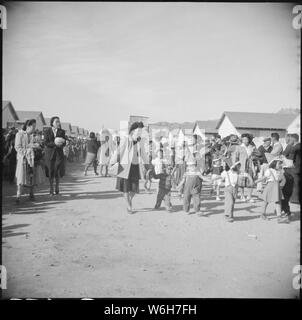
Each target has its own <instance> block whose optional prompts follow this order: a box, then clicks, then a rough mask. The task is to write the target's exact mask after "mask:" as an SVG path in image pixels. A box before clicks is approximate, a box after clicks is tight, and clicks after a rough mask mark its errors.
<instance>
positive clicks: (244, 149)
mask: <svg viewBox="0 0 302 320" xmlns="http://www.w3.org/2000/svg"><path fill="white" fill-rule="evenodd" d="M241 140H242V144H241V145H240V146H238V148H237V152H236V161H240V165H241V166H240V175H239V182H238V187H239V191H240V193H241V200H242V201H245V200H246V201H248V202H251V203H252V202H254V200H253V199H252V192H253V186H254V181H253V179H254V177H255V175H256V171H255V167H254V163H253V157H254V152H255V147H254V146H252V144H251V142H252V137H251V135H250V134H249V133H244V134H242V136H241ZM244 189H246V190H247V198H246V199H245V196H244Z"/></svg>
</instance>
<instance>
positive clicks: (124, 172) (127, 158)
mask: <svg viewBox="0 0 302 320" xmlns="http://www.w3.org/2000/svg"><path fill="white" fill-rule="evenodd" d="M137 146H138V148H137V149H138V163H139V170H140V179H143V177H144V164H149V157H148V154H147V152H146V150H145V148H144V147H143V144H142V142H138V143H137ZM118 153H119V155H120V170H119V173H118V175H117V176H118V177H119V178H124V179H128V178H129V172H130V167H131V163H132V160H133V155H134V144H133V140H132V139H131V138H129V137H125V138H123V139H121V142H120V146H119V148H118V149H117V150H116V151H115V152H114V154H113V156H112V158H111V160H110V164H111V165H113V164H115V163H117V161H118Z"/></svg>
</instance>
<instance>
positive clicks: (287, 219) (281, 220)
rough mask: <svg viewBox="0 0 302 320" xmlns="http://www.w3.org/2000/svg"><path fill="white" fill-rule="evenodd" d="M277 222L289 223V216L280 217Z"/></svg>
mask: <svg viewBox="0 0 302 320" xmlns="http://www.w3.org/2000/svg"><path fill="white" fill-rule="evenodd" d="M277 223H289V218H288V217H285V218H282V217H280V218H278V220H277Z"/></svg>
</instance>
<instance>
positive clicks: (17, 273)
mask: <svg viewBox="0 0 302 320" xmlns="http://www.w3.org/2000/svg"><path fill="white" fill-rule="evenodd" d="M3 187H4V191H3V192H4V195H3V216H2V218H3V220H2V222H3V229H2V236H3V252H2V254H3V264H4V265H5V266H6V268H7V272H8V289H7V290H5V292H4V297H15V298H17V297H31V298H33V297H47V298H51V297H61V298H63V297H215V298H218V297H236V298H237V297H238V298H239V297H242V298H247V297H250V298H262V297H265V298H294V297H296V296H297V295H298V292H297V291H296V290H294V289H293V287H292V280H293V278H294V275H293V273H292V270H293V267H294V266H295V265H297V264H298V263H299V252H300V243H299V239H300V211H299V207H298V206H293V211H294V215H293V219H292V222H291V223H290V224H277V223H276V219H275V218H274V216H273V215H272V220H270V221H263V220H261V219H259V206H260V204H261V202H260V201H257V202H256V203H255V204H254V205H252V206H250V205H248V204H245V203H238V204H236V209H235V210H236V212H235V215H236V221H235V222H234V223H233V224H231V223H228V222H226V221H225V220H224V217H223V202H218V201H216V200H215V199H214V198H212V199H211V198H209V191H208V187H207V186H205V188H204V190H203V197H204V201H203V207H204V210H205V212H206V213H207V214H208V215H207V217H199V216H198V215H195V214H192V215H186V214H185V213H184V212H183V211H182V207H181V201H180V200H179V199H177V198H173V199H172V200H173V205H174V209H175V212H173V213H168V212H165V211H164V210H161V211H151V210H150V208H152V207H153V206H154V203H155V197H156V194H155V193H154V192H155V190H154V192H153V194H151V195H150V194H147V193H145V192H143V191H142V192H141V194H140V195H138V196H136V197H135V198H134V209H137V212H136V213H135V214H133V215H129V214H127V212H126V207H125V203H124V199H123V198H122V196H121V194H120V193H118V192H117V191H115V189H114V187H115V180H114V179H113V178H101V177H95V176H94V175H93V174H92V172H90V175H89V176H88V177H84V176H83V174H82V167H81V166H75V165H73V166H71V167H70V168H69V173H68V175H67V176H66V177H65V178H64V181H63V183H62V187H61V191H62V195H60V196H56V197H54V198H53V199H51V198H50V197H49V196H48V194H47V186H43V187H41V188H40V189H39V191H38V193H37V200H36V202H35V203H30V202H29V201H28V200H27V199H24V201H23V202H22V203H21V204H20V205H19V206H18V207H17V206H16V205H15V198H14V190H15V188H14V186H10V185H8V184H6V183H5V184H4V185H3ZM154 187H155V186H154ZM272 211H273V209H272V208H270V209H269V212H270V213H271V214H272ZM249 235H250V236H249ZM251 235H256V236H257V239H256V238H254V237H251Z"/></svg>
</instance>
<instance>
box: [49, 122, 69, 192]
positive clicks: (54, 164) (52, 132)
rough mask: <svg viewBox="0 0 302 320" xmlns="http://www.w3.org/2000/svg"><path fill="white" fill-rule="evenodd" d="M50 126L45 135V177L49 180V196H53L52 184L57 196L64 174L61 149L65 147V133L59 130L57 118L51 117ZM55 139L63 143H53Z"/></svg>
mask: <svg viewBox="0 0 302 320" xmlns="http://www.w3.org/2000/svg"><path fill="white" fill-rule="evenodd" d="M50 126H51V128H49V129H48V130H47V131H46V132H45V134H44V141H45V170H46V176H47V177H48V178H49V184H50V191H49V193H50V195H51V196H53V195H54V188H53V183H54V180H55V182H56V185H55V193H56V194H59V184H60V178H62V177H63V176H64V174H65V161H64V152H63V147H64V146H65V145H66V135H65V131H64V130H63V129H61V123H60V118H59V117H52V118H51V120H50ZM56 138H62V139H63V140H62V141H64V140H65V142H63V143H61V144H60V145H59V144H56V143H55V139H56Z"/></svg>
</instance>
